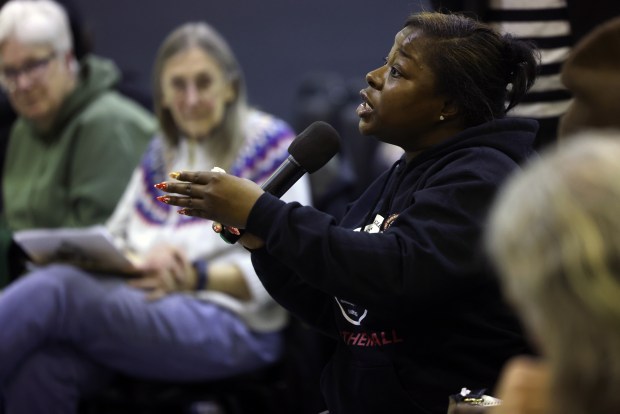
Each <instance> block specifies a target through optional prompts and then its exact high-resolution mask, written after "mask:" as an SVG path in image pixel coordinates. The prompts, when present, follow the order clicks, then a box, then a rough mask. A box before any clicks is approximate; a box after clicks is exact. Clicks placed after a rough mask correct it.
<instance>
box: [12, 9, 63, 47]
mask: <svg viewBox="0 0 620 414" xmlns="http://www.w3.org/2000/svg"><path fill="white" fill-rule="evenodd" d="M11 37H15V38H16V39H17V40H19V41H20V42H21V43H24V44H28V45H50V46H51V47H52V48H53V49H54V50H55V51H56V52H57V53H66V52H68V51H70V50H72V49H73V38H72V36H71V29H70V26H69V18H68V16H67V12H66V11H65V9H64V8H63V7H62V6H61V5H60V4H58V3H56V2H55V1H53V0H11V1H9V2H7V3H6V4H5V5H4V6H3V7H2V9H0V44H2V43H4V42H5V41H6V40H7V39H9V38H11Z"/></svg>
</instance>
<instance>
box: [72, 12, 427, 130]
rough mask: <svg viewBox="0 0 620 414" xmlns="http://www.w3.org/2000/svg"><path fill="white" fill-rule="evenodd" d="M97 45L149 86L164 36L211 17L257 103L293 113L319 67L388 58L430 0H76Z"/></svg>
mask: <svg viewBox="0 0 620 414" xmlns="http://www.w3.org/2000/svg"><path fill="white" fill-rule="evenodd" d="M75 1H76V4H77V6H78V7H79V9H80V11H81V13H82V14H83V16H84V19H85V21H86V23H87V26H88V27H89V28H90V29H91V32H92V33H93V35H94V44H95V50H96V51H97V52H98V53H99V54H101V55H104V56H108V57H111V58H113V59H114V60H115V61H116V62H117V63H118V64H119V65H120V66H121V67H122V68H123V69H124V70H126V71H128V72H129V73H131V74H133V75H134V76H136V77H137V81H138V82H139V84H140V85H142V86H143V87H144V88H149V90H150V69H151V65H152V63H153V59H154V56H155V53H156V50H157V48H158V46H159V44H160V42H161V41H162V40H163V38H164V37H165V36H166V35H167V34H168V33H169V32H170V31H171V30H172V29H174V28H175V27H176V26H178V25H179V24H181V23H184V22H187V21H196V20H204V21H207V22H208V23H210V24H212V25H213V26H214V27H215V28H216V29H218V30H219V31H220V32H221V33H222V34H223V35H224V36H225V37H226V38H227V40H228V41H229V43H230V44H231V46H232V48H233V50H234V51H235V53H236V54H237V57H238V59H239V61H240V62H241V65H242V66H243V68H244V71H245V75H246V78H247V83H248V91H249V96H250V101H251V103H253V104H255V105H257V106H259V107H261V108H263V109H265V110H268V111H270V112H272V113H275V114H277V115H279V116H281V117H284V118H285V119H287V120H290V117H291V114H292V104H293V101H294V96H295V92H296V88H297V86H298V84H299V81H300V79H301V78H302V77H304V76H305V74H307V73H308V72H312V71H333V72H336V73H338V74H340V75H342V76H344V77H347V78H356V79H357V78H359V79H360V80H363V77H364V75H365V74H366V73H367V72H368V71H369V70H371V69H373V68H375V67H377V66H378V65H380V64H381V63H382V59H383V57H385V56H386V55H387V53H388V51H389V49H390V47H391V45H392V42H393V39H394V35H395V34H396V32H397V31H398V30H399V29H400V27H401V26H402V23H403V22H404V20H405V18H406V17H407V15H408V14H409V13H411V12H414V11H418V10H421V9H423V8H427V6H426V4H427V3H426V1H425V0H374V1H370V0H357V1H356V0H311V1H310V0H262V1H258V0H219V1H213V0H174V1H170V0H75Z"/></svg>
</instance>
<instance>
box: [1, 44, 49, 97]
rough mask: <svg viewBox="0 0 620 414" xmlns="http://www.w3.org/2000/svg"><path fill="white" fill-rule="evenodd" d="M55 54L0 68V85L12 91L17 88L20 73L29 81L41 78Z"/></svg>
mask: <svg viewBox="0 0 620 414" xmlns="http://www.w3.org/2000/svg"><path fill="white" fill-rule="evenodd" d="M56 56H57V55H56V53H52V54H51V55H49V56H46V57H44V58H41V59H35V60H31V61H29V62H26V63H25V64H23V65H22V67H20V68H5V69H0V86H2V88H4V89H5V90H7V91H9V92H13V91H15V90H16V89H17V86H18V85H17V84H18V81H19V78H20V76H22V75H25V76H26V77H27V78H28V79H30V80H31V81H36V80H39V79H41V78H42V77H43V75H44V74H45V71H46V69H47V67H48V66H49V64H50V62H51V61H52V60H54V59H56Z"/></svg>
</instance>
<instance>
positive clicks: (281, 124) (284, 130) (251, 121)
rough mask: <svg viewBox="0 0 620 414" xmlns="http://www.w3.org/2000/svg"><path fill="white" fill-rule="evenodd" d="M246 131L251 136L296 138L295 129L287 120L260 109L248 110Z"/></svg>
mask: <svg viewBox="0 0 620 414" xmlns="http://www.w3.org/2000/svg"><path fill="white" fill-rule="evenodd" d="M246 130H247V132H248V134H249V135H250V136H251V135H255V136H261V135H263V136H265V135H266V136H276V135H293V136H294V132H293V128H291V126H290V125H289V124H288V123H287V122H286V121H285V120H283V119H281V118H279V117H277V116H275V115H273V114H270V113H268V112H264V111H261V110H258V109H249V110H248V114H247V118H246Z"/></svg>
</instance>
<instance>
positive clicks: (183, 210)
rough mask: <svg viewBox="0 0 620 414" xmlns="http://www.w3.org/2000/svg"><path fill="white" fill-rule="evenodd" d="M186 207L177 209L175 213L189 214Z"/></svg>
mask: <svg viewBox="0 0 620 414" xmlns="http://www.w3.org/2000/svg"><path fill="white" fill-rule="evenodd" d="M187 211H188V210H187V209H186V208H182V209H180V210H178V211H177V213H179V214H180V215H182V216H189V214H187Z"/></svg>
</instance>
